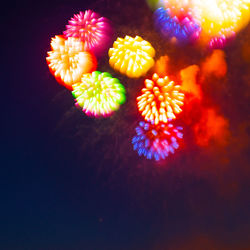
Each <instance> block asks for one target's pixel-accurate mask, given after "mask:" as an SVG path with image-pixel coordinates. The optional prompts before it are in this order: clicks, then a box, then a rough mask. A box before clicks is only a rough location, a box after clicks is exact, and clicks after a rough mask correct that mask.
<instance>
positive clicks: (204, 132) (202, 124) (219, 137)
mask: <svg viewBox="0 0 250 250" xmlns="http://www.w3.org/2000/svg"><path fill="white" fill-rule="evenodd" d="M194 133H195V139H196V143H197V144H198V145H200V146H208V145H209V143H211V142H213V143H215V144H216V145H220V146H225V145H227V142H228V136H229V123H228V120H227V119H225V118H224V117H223V116H221V115H219V114H217V113H216V111H215V110H214V109H213V108H208V109H204V110H203V112H202V116H201V119H200V121H199V122H198V123H197V124H196V125H195V126H194Z"/></svg>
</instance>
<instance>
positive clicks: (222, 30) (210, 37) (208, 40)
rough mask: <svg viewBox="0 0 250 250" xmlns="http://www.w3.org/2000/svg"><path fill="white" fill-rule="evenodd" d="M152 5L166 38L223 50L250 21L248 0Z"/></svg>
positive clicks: (177, 0) (168, 0)
mask: <svg viewBox="0 0 250 250" xmlns="http://www.w3.org/2000/svg"><path fill="white" fill-rule="evenodd" d="M148 4H149V6H150V7H151V8H152V9H153V10H154V19H155V25H156V28H157V29H158V30H159V31H160V32H161V34H162V35H163V37H165V38H168V39H170V40H172V41H177V42H178V43H180V44H181V43H183V42H185V43H186V42H191V43H193V42H195V41H196V42H199V43H201V44H203V45H205V46H208V47H209V48H223V47H224V46H225V45H226V43H227V42H228V41H230V40H232V39H233V38H234V37H235V35H236V33H237V32H239V31H240V30H241V29H242V28H244V27H245V26H246V25H247V23H248V22H249V19H250V11H249V9H250V2H249V1H248V0H223V1H222V0H211V1H207V0H158V1H148Z"/></svg>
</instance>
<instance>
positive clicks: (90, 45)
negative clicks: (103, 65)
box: [63, 10, 112, 55]
mask: <svg viewBox="0 0 250 250" xmlns="http://www.w3.org/2000/svg"><path fill="white" fill-rule="evenodd" d="M63 34H64V35H65V36H66V37H77V38H79V39H81V41H82V42H84V49H85V50H87V51H91V52H93V53H94V54H96V55H99V54H100V53H101V52H103V51H104V50H105V49H107V47H108V45H109V43H110V42H111V36H112V28H111V25H110V22H109V21H108V19H106V18H105V17H100V16H99V14H97V13H95V12H93V11H91V10H86V11H85V12H80V13H79V14H75V15H74V17H73V18H71V20H69V25H66V30H65V31H64V32H63Z"/></svg>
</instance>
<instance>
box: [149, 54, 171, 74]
mask: <svg viewBox="0 0 250 250" xmlns="http://www.w3.org/2000/svg"><path fill="white" fill-rule="evenodd" d="M168 63H169V57H168V56H167V55H165V56H161V57H160V58H159V59H158V60H157V61H156V62H155V66H154V68H153V72H155V73H157V75H158V76H159V77H164V76H166V75H168Z"/></svg>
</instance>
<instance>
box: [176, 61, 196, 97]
mask: <svg viewBox="0 0 250 250" xmlns="http://www.w3.org/2000/svg"><path fill="white" fill-rule="evenodd" d="M199 70H200V69H199V67H198V66H197V65H191V66H188V67H187V68H185V69H183V70H181V71H180V75H181V81H182V84H181V89H182V90H183V91H185V92H187V93H190V94H193V95H194V96H195V97H197V98H198V99H201V88H200V85H198V84H197V82H196V78H197V73H198V72H199Z"/></svg>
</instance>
